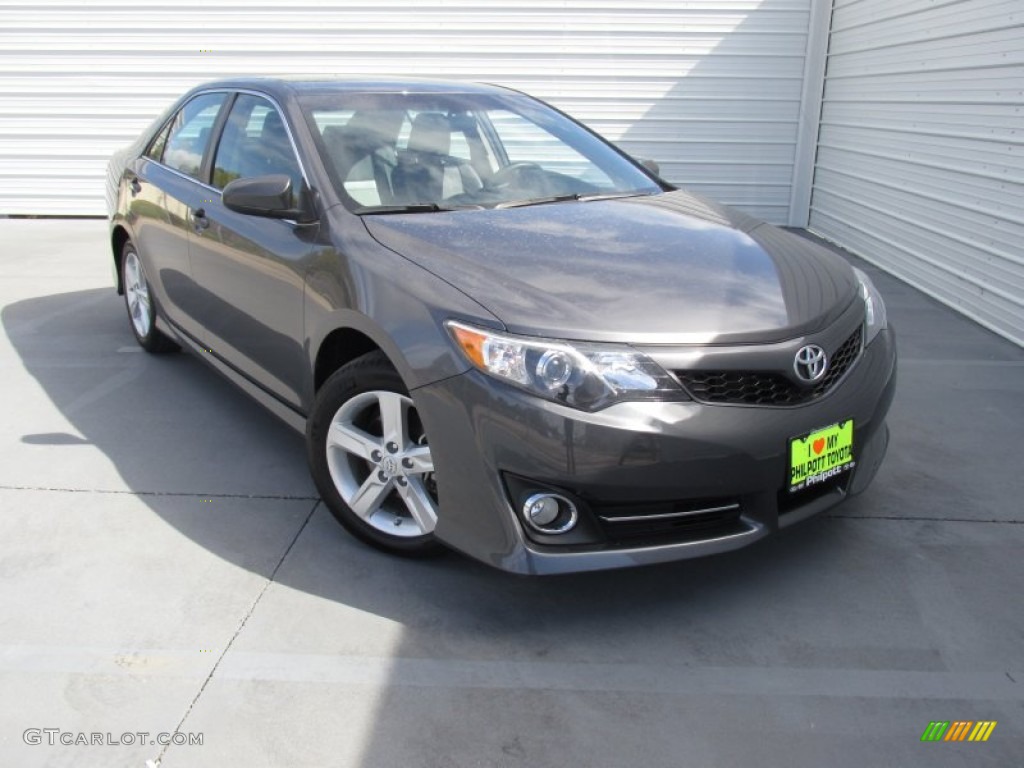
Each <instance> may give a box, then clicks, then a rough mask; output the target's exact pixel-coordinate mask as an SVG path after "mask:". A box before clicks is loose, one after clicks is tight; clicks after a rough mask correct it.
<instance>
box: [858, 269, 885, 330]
mask: <svg viewBox="0 0 1024 768" xmlns="http://www.w3.org/2000/svg"><path fill="white" fill-rule="evenodd" d="M853 271H854V273H855V274H856V275H857V280H858V282H859V283H860V297H861V298H862V299H864V346H867V345H868V344H870V343H871V341H872V340H873V339H874V338H875V336H877V335H878V332H879V331H880V330H882V329H883V328H885V327H886V325H887V324H888V322H889V321H888V318H887V317H886V314H885V302H884V301H882V296H881V294H879V293H878V289H877V288H875V284H874V283H872V282H871V278H870V277H868V276H867V275H865V274H864V273H863V272H861V271H860V270H859V269H857V268H856V267H854V268H853Z"/></svg>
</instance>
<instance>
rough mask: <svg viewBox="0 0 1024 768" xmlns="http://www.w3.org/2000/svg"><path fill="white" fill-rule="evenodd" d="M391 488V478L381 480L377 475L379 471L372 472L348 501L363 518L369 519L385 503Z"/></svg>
mask: <svg viewBox="0 0 1024 768" xmlns="http://www.w3.org/2000/svg"><path fill="white" fill-rule="evenodd" d="M391 488H392V485H391V480H390V479H389V480H386V481H385V482H381V481H380V480H379V479H378V477H377V473H376V472H371V473H370V476H369V477H368V478H366V480H365V481H363V484H362V485H361V486H359V490H357V491H356V492H355V494H354V495H353V496H352V498H351V499H347V500H346V503H347V504H348V505H349V506H350V507H351V508H352V511H353V512H355V513H356V514H357V515H359V517H361V518H363V520H369V519H370V518H371V517H373V513H374V512H376V511H377V510H378V509H380V505H381V504H383V503H384V499H385V498H386V497H387V495H388V493H389V492H390V491H391Z"/></svg>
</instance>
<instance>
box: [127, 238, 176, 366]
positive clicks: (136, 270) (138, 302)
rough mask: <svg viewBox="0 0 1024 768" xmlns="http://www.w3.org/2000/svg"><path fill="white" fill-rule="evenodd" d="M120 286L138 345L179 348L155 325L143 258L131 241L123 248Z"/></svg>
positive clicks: (156, 351)
mask: <svg viewBox="0 0 1024 768" xmlns="http://www.w3.org/2000/svg"><path fill="white" fill-rule="evenodd" d="M121 285H123V286H124V303H125V306H126V307H127V308H128V320H129V321H130V325H131V328H132V333H133V334H134V335H135V340H136V341H137V342H139V346H140V347H142V348H143V349H144V350H146V351H147V352H152V353H154V354H160V353H164V352H174V351H176V350H177V349H178V345H177V344H175V343H174V341H172V340H171V339H170V338H169V337H168V336H166V335H165V334H164V333H163V332H161V331H160V330H159V329H157V327H156V305H155V304H154V303H153V296H152V293H151V292H150V289H149V281H148V280H147V279H146V271H145V269H143V266H142V259H140V258H139V252H138V251H136V250H135V245H134V244H133V243H132V241H131V240H129V241H128V242H126V243H125V244H124V248H122V249H121Z"/></svg>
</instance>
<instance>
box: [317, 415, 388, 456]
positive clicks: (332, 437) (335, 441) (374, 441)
mask: <svg viewBox="0 0 1024 768" xmlns="http://www.w3.org/2000/svg"><path fill="white" fill-rule="evenodd" d="M327 445H328V446H329V447H337V448H341V449H342V450H345V451H348V452H349V453H351V454H352V455H353V456H358V457H359V458H361V459H366V460H367V461H373V458H372V457H371V455H370V454H372V453H373V452H374V451H380V450H381V445H380V440H379V439H378V438H376V437H374V436H373V435H370V434H367V433H366V432H364V431H363V430H361V429H359V427H356V426H354V425H352V424H346V423H343V422H337V421H336V422H334V423H333V424H331V428H330V431H328V433H327Z"/></svg>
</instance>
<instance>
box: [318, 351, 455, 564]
mask: <svg viewBox="0 0 1024 768" xmlns="http://www.w3.org/2000/svg"><path fill="white" fill-rule="evenodd" d="M306 445H307V450H308V453H309V466H310V470H311V472H312V474H313V481H314V482H315V483H316V487H317V490H319V492H320V497H321V498H322V499H323V500H324V503H325V504H326V505H327V508H328V509H329V510H330V511H331V514H333V515H334V517H335V519H337V521H338V522H339V523H341V524H342V525H343V526H345V528H346V529H347V530H348V531H349V532H350V533H351V534H352V535H353V536H355V537H356V538H358V539H360V540H361V541H363V542H365V543H367V544H370V545H371V546H374V547H377V548H378V549H382V550H385V551H387V552H391V553H394V554H399V555H405V556H411V557H416V556H423V555H430V554H434V553H435V552H437V551H438V550H439V549H440V545H439V544H438V543H437V541H436V540H435V539H434V535H433V531H434V526H435V525H436V524H437V506H438V505H437V484H436V482H435V481H434V464H433V460H432V458H431V456H430V448H429V447H428V445H427V439H426V433H425V432H424V430H423V424H422V422H421V421H420V419H419V415H418V414H417V412H416V406H415V404H414V403H413V400H412V398H411V397H410V396H409V390H408V389H407V388H406V386H405V384H404V383H403V381H402V378H401V377H400V376H399V375H398V372H397V371H396V370H395V368H394V366H392V365H391V362H390V361H389V360H388V358H387V357H386V356H385V355H384V353H382V352H379V351H375V352H370V353H368V354H365V355H363V356H362V357H360V358H357V359H356V360H353V361H352V362H350V363H348V364H347V365H345V366H342V367H341V368H340V369H338V370H337V371H335V373H334V374H333V375H332V376H331V377H330V378H329V379H327V381H326V382H324V384H323V386H322V387H321V388H320V391H319V392H318V393H317V397H316V401H315V403H314V405H313V413H312V414H311V416H310V419H309V422H308V426H307V428H306Z"/></svg>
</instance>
